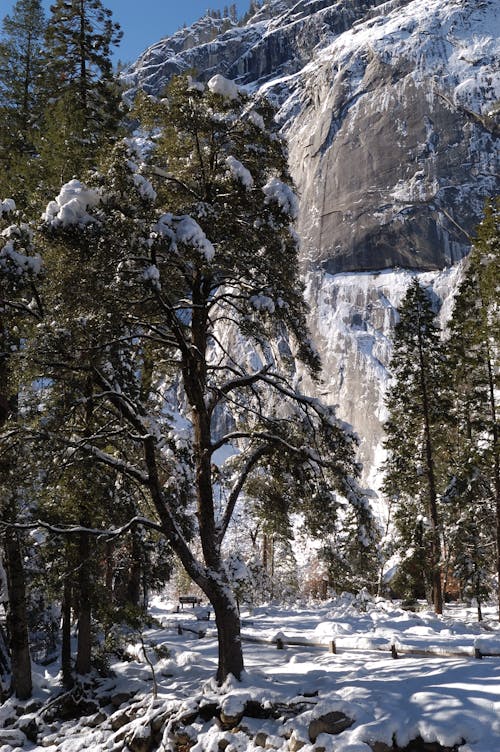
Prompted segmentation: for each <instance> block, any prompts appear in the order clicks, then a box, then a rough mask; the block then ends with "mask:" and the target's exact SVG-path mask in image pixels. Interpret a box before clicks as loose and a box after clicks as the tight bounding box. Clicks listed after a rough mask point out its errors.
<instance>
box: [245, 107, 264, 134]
mask: <svg viewBox="0 0 500 752" xmlns="http://www.w3.org/2000/svg"><path fill="white" fill-rule="evenodd" d="M248 119H249V120H250V122H251V123H253V124H254V125H255V127H256V128H258V129H259V130H260V131H265V130H266V124H265V122H264V118H263V117H262V115H259V113H258V112H255V110H250V111H249V112H248Z"/></svg>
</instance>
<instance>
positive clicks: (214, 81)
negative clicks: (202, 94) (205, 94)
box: [207, 73, 240, 99]
mask: <svg viewBox="0 0 500 752" xmlns="http://www.w3.org/2000/svg"><path fill="white" fill-rule="evenodd" d="M207 86H208V89H209V91H211V92H212V94H219V96H221V97H223V98H224V99H238V97H239V96H240V88H239V86H237V84H235V83H234V81H231V80H230V79H229V78H224V76H221V74H220V73H217V75H215V76H212V78H211V79H210V81H209V82H208V84H207Z"/></svg>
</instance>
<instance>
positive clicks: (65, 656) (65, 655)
mask: <svg viewBox="0 0 500 752" xmlns="http://www.w3.org/2000/svg"><path fill="white" fill-rule="evenodd" d="M61 670H62V681H63V686H65V687H67V688H68V689H69V688H70V687H72V686H73V673H72V670H71V583H70V581H69V577H68V574H66V577H65V578H64V588H63V596H62V645H61Z"/></svg>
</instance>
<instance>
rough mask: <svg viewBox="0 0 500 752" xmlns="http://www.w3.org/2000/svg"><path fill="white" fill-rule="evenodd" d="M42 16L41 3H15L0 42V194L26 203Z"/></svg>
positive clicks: (36, 0)
mask: <svg viewBox="0 0 500 752" xmlns="http://www.w3.org/2000/svg"><path fill="white" fill-rule="evenodd" d="M44 33H45V15H44V12H43V7H42V2H41V0H17V2H16V3H15V4H14V7H13V9H12V13H11V14H10V15H7V16H5V18H4V19H3V22H2V36H1V39H0V161H1V164H2V171H1V173H0V195H1V194H2V193H7V192H8V193H9V195H10V196H12V197H13V198H14V199H15V200H16V201H17V202H18V204H21V203H23V204H25V205H26V203H27V202H28V196H29V193H30V192H31V190H33V188H34V178H35V175H34V173H35V163H34V157H35V147H34V137H35V129H36V127H37V125H39V121H40V115H41V110H42V101H41V94H40V79H41V75H42V71H43V62H42V57H43V55H42V48H43V37H44Z"/></svg>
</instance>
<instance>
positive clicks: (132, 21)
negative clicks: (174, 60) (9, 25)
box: [1, 0, 250, 62]
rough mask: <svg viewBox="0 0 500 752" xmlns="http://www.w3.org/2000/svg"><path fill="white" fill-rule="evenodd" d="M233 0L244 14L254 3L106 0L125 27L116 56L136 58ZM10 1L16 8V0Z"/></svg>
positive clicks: (128, 59)
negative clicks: (211, 10)
mask: <svg viewBox="0 0 500 752" xmlns="http://www.w3.org/2000/svg"><path fill="white" fill-rule="evenodd" d="M232 2H236V7H237V9H238V14H239V15H240V16H241V15H242V14H243V13H244V12H245V11H247V10H248V7H249V5H250V0H103V5H104V6H105V7H106V8H109V9H110V10H112V11H113V18H114V19H115V21H118V23H119V24H120V26H121V27H122V30H123V40H122V43H121V45H120V47H119V48H118V50H117V51H116V53H115V59H120V60H123V61H124V62H133V61H134V60H136V59H137V58H138V57H139V55H140V54H141V52H144V50H145V49H146V47H149V45H150V44H153V43H154V42H158V40H160V39H161V38H162V37H165V36H168V35H169V34H172V33H173V32H174V31H177V29H178V28H179V26H182V25H183V24H184V22H186V23H187V24H188V25H189V24H190V23H193V21H196V19H198V18H200V16H202V15H203V14H204V12H205V10H206V9H207V8H220V9H221V10H222V9H223V8H224V6H225V5H228V6H229V5H231V3H232ZM2 5H3V2H2ZM7 5H9V6H10V8H12V6H13V5H14V0H12V2H9V3H8V4H7ZM44 5H45V7H46V8H47V10H48V8H49V6H50V5H51V0H44ZM1 15H2V17H3V14H1Z"/></svg>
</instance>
